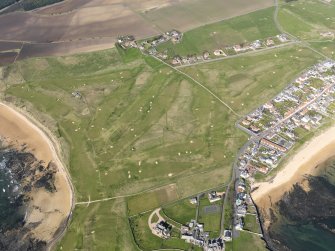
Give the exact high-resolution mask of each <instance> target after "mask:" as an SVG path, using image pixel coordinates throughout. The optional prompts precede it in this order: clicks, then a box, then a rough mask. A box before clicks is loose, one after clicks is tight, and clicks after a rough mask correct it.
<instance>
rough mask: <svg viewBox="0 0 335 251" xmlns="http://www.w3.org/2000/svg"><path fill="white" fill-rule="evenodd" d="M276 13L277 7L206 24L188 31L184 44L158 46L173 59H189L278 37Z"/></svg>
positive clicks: (184, 37)
mask: <svg viewBox="0 0 335 251" xmlns="http://www.w3.org/2000/svg"><path fill="white" fill-rule="evenodd" d="M273 12H274V8H273V7H271V8H267V9H264V10H259V11H255V12H252V13H250V14H246V15H243V16H239V17H235V18H231V19H229V20H224V21H221V22H217V23H212V24H208V25H204V26H202V27H200V28H197V29H194V30H190V31H187V32H185V33H184V35H183V39H182V41H181V42H180V43H178V44H173V43H172V42H168V43H164V44H161V45H160V46H158V50H159V51H164V50H167V51H168V54H169V55H170V56H174V55H183V56H186V55H192V54H202V53H203V52H204V51H206V50H207V51H211V52H212V51H214V50H216V49H222V48H224V47H225V46H232V45H235V44H240V43H244V42H252V41H255V40H257V39H264V38H267V37H271V36H275V35H277V34H280V32H279V31H278V30H277V29H276V27H275V25H274V21H273Z"/></svg>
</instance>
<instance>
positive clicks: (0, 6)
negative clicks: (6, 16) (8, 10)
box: [0, 0, 19, 10]
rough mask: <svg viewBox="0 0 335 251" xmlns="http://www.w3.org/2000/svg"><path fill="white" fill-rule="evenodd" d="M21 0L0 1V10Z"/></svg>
mask: <svg viewBox="0 0 335 251" xmlns="http://www.w3.org/2000/svg"><path fill="white" fill-rule="evenodd" d="M18 1H19V0H1V1H0V10H1V9H3V8H5V7H7V6H9V5H12V4H14V3H16V2H18Z"/></svg>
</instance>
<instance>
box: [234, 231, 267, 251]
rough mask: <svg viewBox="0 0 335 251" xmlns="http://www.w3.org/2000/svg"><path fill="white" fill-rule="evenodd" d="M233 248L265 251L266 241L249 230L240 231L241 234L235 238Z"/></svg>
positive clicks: (240, 250) (235, 249) (236, 249)
mask: <svg viewBox="0 0 335 251" xmlns="http://www.w3.org/2000/svg"><path fill="white" fill-rule="evenodd" d="M232 246H233V248H232V249H233V250H234V251H243V250H252V251H265V250H267V249H266V248H265V242H264V241H263V240H261V239H260V238H259V237H258V236H257V235H254V234H250V233H247V232H240V236H239V237H237V238H234V239H233V243H232Z"/></svg>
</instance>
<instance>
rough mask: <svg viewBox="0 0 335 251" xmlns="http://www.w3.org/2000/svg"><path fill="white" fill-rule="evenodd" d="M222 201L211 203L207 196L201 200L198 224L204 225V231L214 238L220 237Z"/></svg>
mask: <svg viewBox="0 0 335 251" xmlns="http://www.w3.org/2000/svg"><path fill="white" fill-rule="evenodd" d="M221 208H222V201H221V200H220V201H217V202H214V203H210V202H209V200H208V197H207V194H204V196H203V197H202V198H201V199H200V205H199V217H198V222H200V223H203V224H204V231H206V232H209V235H210V236H211V237H213V238H215V237H217V236H219V235H220V223H221Z"/></svg>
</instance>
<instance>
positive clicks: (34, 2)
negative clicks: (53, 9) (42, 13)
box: [21, 0, 63, 10]
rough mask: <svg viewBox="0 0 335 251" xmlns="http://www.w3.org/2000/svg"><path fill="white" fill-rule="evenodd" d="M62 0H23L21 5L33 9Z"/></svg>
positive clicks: (26, 8) (25, 8)
mask: <svg viewBox="0 0 335 251" xmlns="http://www.w3.org/2000/svg"><path fill="white" fill-rule="evenodd" d="M61 1H63V0H22V1H21V5H22V8H23V9H24V10H33V9H37V8H40V7H43V6H47V5H49V4H53V3H58V2H61Z"/></svg>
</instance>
